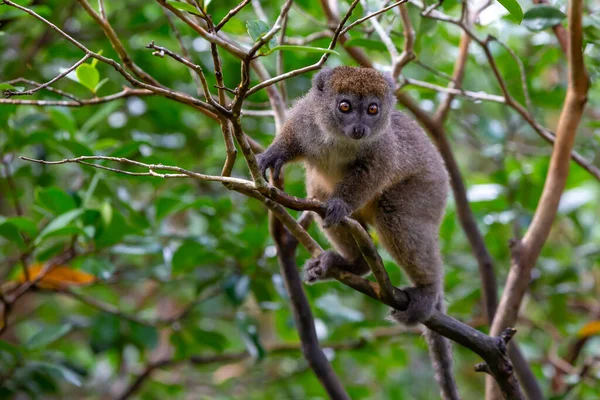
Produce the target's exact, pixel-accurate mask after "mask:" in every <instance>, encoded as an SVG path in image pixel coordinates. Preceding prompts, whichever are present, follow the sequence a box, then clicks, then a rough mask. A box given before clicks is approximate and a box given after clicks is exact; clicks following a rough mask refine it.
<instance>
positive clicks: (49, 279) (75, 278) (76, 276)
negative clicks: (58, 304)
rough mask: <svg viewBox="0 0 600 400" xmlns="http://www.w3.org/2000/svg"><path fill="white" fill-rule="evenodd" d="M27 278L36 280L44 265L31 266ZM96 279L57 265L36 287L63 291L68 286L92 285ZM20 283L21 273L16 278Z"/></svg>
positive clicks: (22, 277)
mask: <svg viewBox="0 0 600 400" xmlns="http://www.w3.org/2000/svg"><path fill="white" fill-rule="evenodd" d="M28 269H29V278H30V279H31V280H34V279H36V278H37V277H38V276H39V275H40V272H41V271H42V270H43V269H44V264H33V265H30V266H29V268H28ZM95 280H96V277H95V276H94V275H92V274H88V273H87V272H83V271H80V270H76V269H72V268H69V267H68V266H66V265H57V266H56V267H54V268H52V269H51V270H50V271H49V272H48V273H46V275H44V277H43V278H42V279H41V280H40V281H39V282H38V283H37V286H38V287H41V288H44V289H64V288H66V287H68V286H78V285H87V284H90V283H93V282H94V281H95ZM17 281H19V282H20V283H24V282H25V275H24V274H23V271H21V273H20V274H19V276H18V277H17Z"/></svg>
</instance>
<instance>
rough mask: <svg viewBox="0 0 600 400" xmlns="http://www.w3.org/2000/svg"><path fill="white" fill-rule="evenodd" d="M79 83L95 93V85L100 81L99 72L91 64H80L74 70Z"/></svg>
mask: <svg viewBox="0 0 600 400" xmlns="http://www.w3.org/2000/svg"><path fill="white" fill-rule="evenodd" d="M75 72H76V74H77V79H78V80H79V83H81V84H82V85H83V86H85V87H86V88H88V89H89V90H90V91H91V92H92V93H94V94H95V93H96V87H97V86H98V83H99V82H100V73H99V72H98V70H97V69H96V68H95V67H94V66H92V65H91V64H81V65H80V66H79V67H77V69H76V70H75Z"/></svg>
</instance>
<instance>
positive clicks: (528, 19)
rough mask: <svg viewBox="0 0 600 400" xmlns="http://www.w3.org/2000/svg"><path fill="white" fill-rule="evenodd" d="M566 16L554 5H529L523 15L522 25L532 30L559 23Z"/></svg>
mask: <svg viewBox="0 0 600 400" xmlns="http://www.w3.org/2000/svg"><path fill="white" fill-rule="evenodd" d="M565 18H567V16H566V15H565V13H563V12H562V11H560V10H559V9H558V8H556V7H552V6H549V5H545V4H540V5H537V6H533V7H531V8H530V9H529V10H527V12H525V14H524V15H523V25H524V26H525V27H526V28H527V29H529V30H530V31H533V32H538V31H541V30H544V29H546V28H550V27H553V26H555V25H558V24H560V23H561V22H562V21H563V20H564V19H565Z"/></svg>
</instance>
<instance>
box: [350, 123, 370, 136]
mask: <svg viewBox="0 0 600 400" xmlns="http://www.w3.org/2000/svg"><path fill="white" fill-rule="evenodd" d="M369 131H370V129H368V128H367V127H366V126H364V125H357V126H355V127H354V129H353V131H352V136H353V137H354V139H362V138H363V137H365V136H367V135H368V134H369Z"/></svg>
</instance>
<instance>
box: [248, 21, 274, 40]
mask: <svg viewBox="0 0 600 400" xmlns="http://www.w3.org/2000/svg"><path fill="white" fill-rule="evenodd" d="M246 29H247V30H248V34H249V35H250V37H251V38H252V40H254V42H255V43H256V42H258V40H259V39H260V38H261V37H262V36H263V35H264V34H265V33H267V32H269V25H267V23H266V22H265V21H261V20H260V19H253V20H250V21H246Z"/></svg>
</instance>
